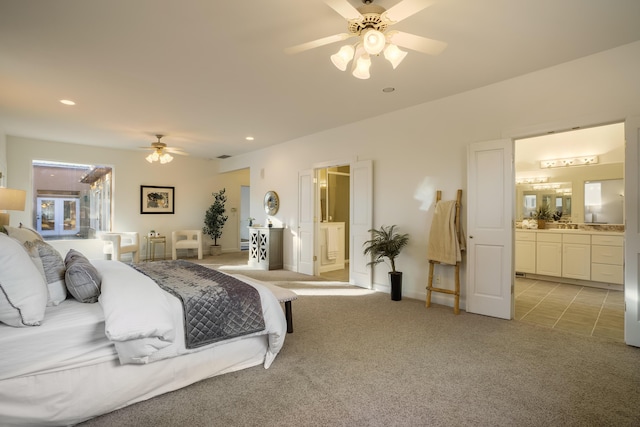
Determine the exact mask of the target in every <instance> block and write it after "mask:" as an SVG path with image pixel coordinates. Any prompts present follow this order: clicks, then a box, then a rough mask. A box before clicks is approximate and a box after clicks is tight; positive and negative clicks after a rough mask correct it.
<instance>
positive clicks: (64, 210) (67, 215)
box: [36, 197, 80, 236]
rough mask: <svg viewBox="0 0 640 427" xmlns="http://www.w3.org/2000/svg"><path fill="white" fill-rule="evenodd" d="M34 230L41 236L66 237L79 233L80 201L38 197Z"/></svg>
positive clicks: (76, 199)
mask: <svg viewBox="0 0 640 427" xmlns="http://www.w3.org/2000/svg"><path fill="white" fill-rule="evenodd" d="M36 219H37V221H36V230H38V232H39V233H40V234H42V235H43V236H68V235H72V234H77V233H78V232H79V231H80V221H79V219H80V199H78V198H57V197H38V199H37V204H36Z"/></svg>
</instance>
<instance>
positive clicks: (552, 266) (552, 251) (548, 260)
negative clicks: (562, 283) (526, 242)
mask: <svg viewBox="0 0 640 427" xmlns="http://www.w3.org/2000/svg"><path fill="white" fill-rule="evenodd" d="M536 274H543V275H545V276H556V277H561V276H562V235H561V234H547V233H536Z"/></svg>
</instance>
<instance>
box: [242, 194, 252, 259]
mask: <svg viewBox="0 0 640 427" xmlns="http://www.w3.org/2000/svg"><path fill="white" fill-rule="evenodd" d="M250 214H251V187H250V186H248V185H242V186H240V250H241V251H248V250H249V225H250V224H249V222H250V221H249V218H250Z"/></svg>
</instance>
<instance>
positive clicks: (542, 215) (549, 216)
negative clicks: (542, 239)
mask: <svg viewBox="0 0 640 427" xmlns="http://www.w3.org/2000/svg"><path fill="white" fill-rule="evenodd" d="M553 214H554V212H553V211H552V210H551V208H549V205H547V204H546V203H545V204H543V205H541V206H540V207H538V209H536V211H535V212H534V213H533V218H534V219H539V220H543V221H551V220H553Z"/></svg>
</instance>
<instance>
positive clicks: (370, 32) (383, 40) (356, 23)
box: [285, 0, 447, 79]
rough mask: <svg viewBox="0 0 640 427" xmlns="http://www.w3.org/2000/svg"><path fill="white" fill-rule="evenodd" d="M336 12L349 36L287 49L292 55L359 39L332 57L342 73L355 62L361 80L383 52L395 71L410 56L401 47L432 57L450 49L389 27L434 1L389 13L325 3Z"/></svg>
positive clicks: (408, 2)
mask: <svg viewBox="0 0 640 427" xmlns="http://www.w3.org/2000/svg"><path fill="white" fill-rule="evenodd" d="M324 1H325V3H326V4H327V5H328V6H329V7H331V8H332V9H333V10H335V11H336V12H338V13H339V14H340V15H341V16H342V17H343V18H344V19H346V20H347V28H348V33H340V34H334V35H332V36H328V37H323V38H321V39H317V40H313V41H310V42H307V43H302V44H299V45H296V46H292V47H290V48H287V49H285V52H286V53H288V54H295V53H300V52H304V51H306V50H309V49H313V48H316V47H320V46H325V45H328V44H331V43H336V42H339V41H344V40H348V39H350V38H353V37H357V39H356V40H355V42H354V43H353V44H346V45H344V46H342V47H341V48H340V50H339V51H338V52H337V53H336V54H334V55H332V56H331V61H332V62H333V64H334V65H335V66H336V67H337V68H338V69H339V70H342V71H345V70H346V69H347V65H348V64H349V62H350V61H351V60H352V59H353V65H352V74H353V75H354V76H355V77H357V78H359V79H368V78H369V77H370V74H369V68H370V67H371V58H370V57H371V56H372V55H379V54H380V53H383V55H384V57H385V59H387V60H388V61H389V62H390V63H391V65H392V66H393V68H394V69H395V68H396V67H397V66H398V65H399V64H400V62H402V60H403V59H404V57H405V56H406V55H407V52H405V51H403V50H401V49H400V48H399V47H398V46H401V47H404V48H407V49H411V50H415V51H417V52H422V53H426V54H429V55H438V54H440V53H441V52H442V51H443V50H444V49H445V48H446V47H447V44H446V43H445V42H441V41H438V40H433V39H429V38H426V37H421V36H417V35H414V34H410V33H405V32H402V31H397V30H390V29H389V28H390V27H392V26H393V25H395V24H397V23H398V22H400V21H402V20H403V19H406V18H408V17H410V16H412V15H414V14H416V13H418V12H420V11H421V10H423V9H424V8H426V7H428V6H430V5H431V4H433V3H435V1H433V0H402V1H400V2H399V3H397V4H396V5H394V6H392V7H391V8H389V9H388V10H387V9H385V8H384V7H382V6H377V5H374V4H372V3H373V0H362V3H363V6H360V7H358V8H355V7H354V6H352V5H351V4H350V3H349V2H348V1H347V0H324Z"/></svg>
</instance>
